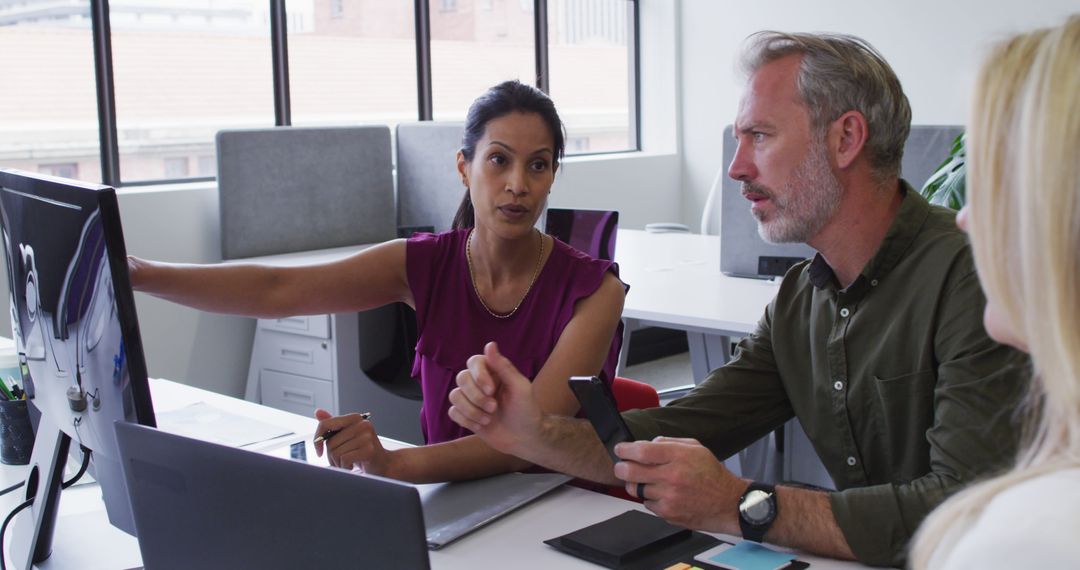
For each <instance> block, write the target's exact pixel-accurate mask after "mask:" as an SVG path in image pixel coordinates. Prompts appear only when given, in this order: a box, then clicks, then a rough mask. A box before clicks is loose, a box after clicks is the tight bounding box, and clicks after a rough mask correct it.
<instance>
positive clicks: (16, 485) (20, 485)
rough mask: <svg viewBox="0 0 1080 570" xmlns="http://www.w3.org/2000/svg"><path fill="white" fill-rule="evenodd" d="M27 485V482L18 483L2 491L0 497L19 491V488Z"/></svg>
mask: <svg viewBox="0 0 1080 570" xmlns="http://www.w3.org/2000/svg"><path fill="white" fill-rule="evenodd" d="M25 484H26V481H19V482H18V483H15V484H14V485H12V486H10V487H8V488H7V489H4V490H3V491H0V497H3V496H4V495H6V494H8V493H10V492H12V491H14V490H15V489H18V488H19V487H22V486H23V485H25Z"/></svg>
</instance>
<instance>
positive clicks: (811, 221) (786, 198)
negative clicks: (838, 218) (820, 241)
mask: <svg viewBox="0 0 1080 570" xmlns="http://www.w3.org/2000/svg"><path fill="white" fill-rule="evenodd" d="M743 189H744V191H747V192H755V193H760V194H764V195H765V196H767V197H768V198H769V199H770V200H771V201H772V203H773V212H772V213H771V215H770V219H768V220H763V219H762V217H763V216H764V214H762V213H758V212H754V217H755V218H757V221H758V235H760V236H761V239H763V240H765V241H767V242H769V243H773V244H778V243H806V242H808V241H810V239H811V238H813V237H814V236H815V235H817V234H818V232H820V231H821V228H823V227H825V224H826V223H828V222H829V220H830V219H832V217H833V216H834V215H835V214H836V211H837V210H838V209H839V207H840V196H841V194H843V188H841V187H840V181H839V180H837V179H836V175H835V174H833V172H832V170H831V169H830V168H829V161H828V159H827V158H826V156H825V146H824V144H822V143H816V144H814V145H813V146H812V147H811V148H810V152H809V153H807V156H806V158H805V159H804V160H803V161H802V162H801V163H799V165H798V166H797V167H796V168H795V171H794V172H792V174H791V179H790V180H789V181H788V182H787V183H785V184H784V187H783V190H782V191H781V192H780V193H779V194H780V195H782V196H783V198H779V197H778V196H777V193H776V192H773V191H772V190H771V189H769V188H766V187H764V186H761V185H758V184H754V183H753V182H744V183H743Z"/></svg>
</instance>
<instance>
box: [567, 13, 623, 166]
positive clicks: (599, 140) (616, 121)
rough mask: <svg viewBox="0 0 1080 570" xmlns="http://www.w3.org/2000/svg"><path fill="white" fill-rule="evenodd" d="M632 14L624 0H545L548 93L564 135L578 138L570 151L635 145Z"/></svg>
mask: <svg viewBox="0 0 1080 570" xmlns="http://www.w3.org/2000/svg"><path fill="white" fill-rule="evenodd" d="M633 18H634V10H633V3H632V2H628V1H627V0H553V1H552V2H550V3H549V4H548V37H549V38H550V45H549V51H548V53H549V57H550V59H551V63H550V70H551V71H550V74H551V97H552V99H554V100H555V103H556V104H557V105H558V107H559V114H560V115H561V116H562V119H563V122H564V123H566V133H567V136H568V137H569V138H570V139H571V140H577V141H578V142H576V143H575V145H576V146H577V147H578V148H577V149H573V150H574V151H575V152H611V151H620V150H628V149H634V148H637V135H636V131H635V129H634V128H633V127H634V126H635V124H636V120H635V118H634V116H633V113H634V105H633V98H632V95H633V93H634V83H633V74H632V73H631V72H632V70H633V67H634V51H633V50H634V45H633V38H632V33H631V31H630V30H631V28H630V26H631V24H632V23H633ZM571 150H572V149H571V147H569V146H568V147H567V152H568V153H569V152H570V151H571Z"/></svg>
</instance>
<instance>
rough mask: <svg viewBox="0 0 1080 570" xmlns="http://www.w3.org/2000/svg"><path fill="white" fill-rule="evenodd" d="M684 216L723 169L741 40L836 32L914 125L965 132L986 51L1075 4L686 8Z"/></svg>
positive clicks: (994, 1)
mask: <svg viewBox="0 0 1080 570" xmlns="http://www.w3.org/2000/svg"><path fill="white" fill-rule="evenodd" d="M681 11H682V14H681V28H682V29H681V32H682V33H681V47H680V49H681V53H682V61H681V66H682V70H681V76H682V83H681V102H682V114H683V117H684V121H683V123H682V127H683V129H682V148H683V156H682V161H683V172H682V181H683V184H684V185H683V188H684V190H683V200H684V202H683V208H682V215H683V217H684V219H685V220H687V222H688V223H695V224H696V222H697V220H698V219H699V217H700V212H701V209H702V207H703V206H704V204H705V199H706V196H707V194H708V190H709V188H708V186H709V184H710V183H711V182H712V178H713V176H714V175H715V173H716V170H717V169H718V168H720V166H721V164H720V163H721V157H722V154H721V150H722V149H721V143H720V140H721V138H720V135H721V131H722V129H723V128H724V126H725V125H727V124H729V123H731V122H732V121H733V120H734V117H735V111H736V106H737V104H738V98H739V95H740V93H741V91H742V79H741V78H740V77H738V76H737V74H736V72H735V58H736V54H737V52H738V49H739V47H740V44H741V42H742V40H743V39H744V38H745V37H746V36H747V35H749V34H751V33H753V32H755V31H758V30H762V29H774V30H780V31H810V32H818V31H826V32H843V33H848V34H854V35H857V36H860V37H862V38H864V39H866V40H867V41H869V42H870V43H871V44H872V45H874V46H875V47H876V48H877V49H878V50H880V51H881V52H882V54H883V55H884V56H885V59H886V60H888V61H889V63H890V64H891V65H892V66H893V68H894V69H895V70H896V73H897V75H898V76H899V77H900V81H901V83H902V84H903V86H904V90H905V91H906V92H907V95H908V98H909V99H910V100H911V106H912V112H913V121H914V123H916V124H964V123H966V122H967V113H968V100H969V99H970V96H971V89H972V84H973V82H974V75H975V71H976V69H977V68H978V64H979V61H980V59H981V57H982V55H983V54H984V53H985V52H986V49H987V47H988V46H989V45H990V44H992V43H993V42H994V41H995V40H998V39H1000V38H1002V37H1004V36H1006V35H1008V34H1010V33H1012V32H1018V31H1024V30H1030V29H1032V28H1035V27H1039V26H1046V25H1053V24H1058V23H1061V22H1063V21H1064V19H1065V16H1066V15H1068V14H1070V13H1078V12H1080V1H1077V0H1037V1H1035V2H1016V1H1015V0H945V1H942V0H904V1H893V2H867V1H866V0H828V1H825V2H806V1H805V0H761V1H758V2H738V3H736V2H718V1H716V0H683V2H682V8H681Z"/></svg>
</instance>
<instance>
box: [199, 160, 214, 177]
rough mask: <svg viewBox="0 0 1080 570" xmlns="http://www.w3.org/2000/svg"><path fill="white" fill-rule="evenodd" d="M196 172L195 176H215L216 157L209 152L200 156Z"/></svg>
mask: <svg viewBox="0 0 1080 570" xmlns="http://www.w3.org/2000/svg"><path fill="white" fill-rule="evenodd" d="M197 160H198V169H199V170H198V172H196V173H195V176H199V177H210V176H217V157H216V156H214V155H212V154H209V155H204V156H200V157H199V158H198V159H197Z"/></svg>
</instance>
